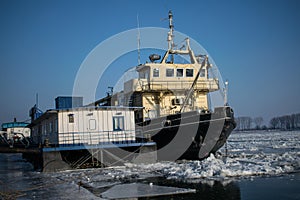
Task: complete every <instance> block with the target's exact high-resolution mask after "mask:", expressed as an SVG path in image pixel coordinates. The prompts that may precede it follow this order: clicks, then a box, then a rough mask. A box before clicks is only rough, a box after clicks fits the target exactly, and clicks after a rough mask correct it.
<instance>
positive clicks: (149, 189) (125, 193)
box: [101, 183, 196, 199]
mask: <svg viewBox="0 0 300 200" xmlns="http://www.w3.org/2000/svg"><path fill="white" fill-rule="evenodd" d="M195 192H196V190H195V189H185V188H177V187H166V186H158V185H153V184H142V183H130V184H122V185H116V186H113V187H112V188H110V189H109V190H107V191H105V192H103V193H102V194H101V197H102V198H106V199H124V198H138V197H154V196H165V195H174V194H185V193H195Z"/></svg>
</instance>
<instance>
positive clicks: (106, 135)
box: [58, 130, 136, 146]
mask: <svg viewBox="0 0 300 200" xmlns="http://www.w3.org/2000/svg"><path fill="white" fill-rule="evenodd" d="M135 136H136V131H135V130H126V131H103V132H84V133H82V132H69V133H58V144H59V146H64V145H68V146H69V145H97V144H110V143H122V144H123V143H133V142H135Z"/></svg>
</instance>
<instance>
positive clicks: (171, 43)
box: [168, 10, 174, 50]
mask: <svg viewBox="0 0 300 200" xmlns="http://www.w3.org/2000/svg"><path fill="white" fill-rule="evenodd" d="M169 28H170V31H169V32H168V48H169V50H173V47H174V41H173V37H174V35H173V32H174V25H173V14H172V11H171V10H170V11H169Z"/></svg>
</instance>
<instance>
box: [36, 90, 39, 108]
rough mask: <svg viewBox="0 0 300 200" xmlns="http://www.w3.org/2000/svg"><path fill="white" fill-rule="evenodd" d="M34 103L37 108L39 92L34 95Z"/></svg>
mask: <svg viewBox="0 0 300 200" xmlns="http://www.w3.org/2000/svg"><path fill="white" fill-rule="evenodd" d="M35 105H36V107H37V108H38V107H39V93H36V95H35Z"/></svg>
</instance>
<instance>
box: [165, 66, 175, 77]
mask: <svg viewBox="0 0 300 200" xmlns="http://www.w3.org/2000/svg"><path fill="white" fill-rule="evenodd" d="M166 77H174V69H171V68H167V69H166Z"/></svg>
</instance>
